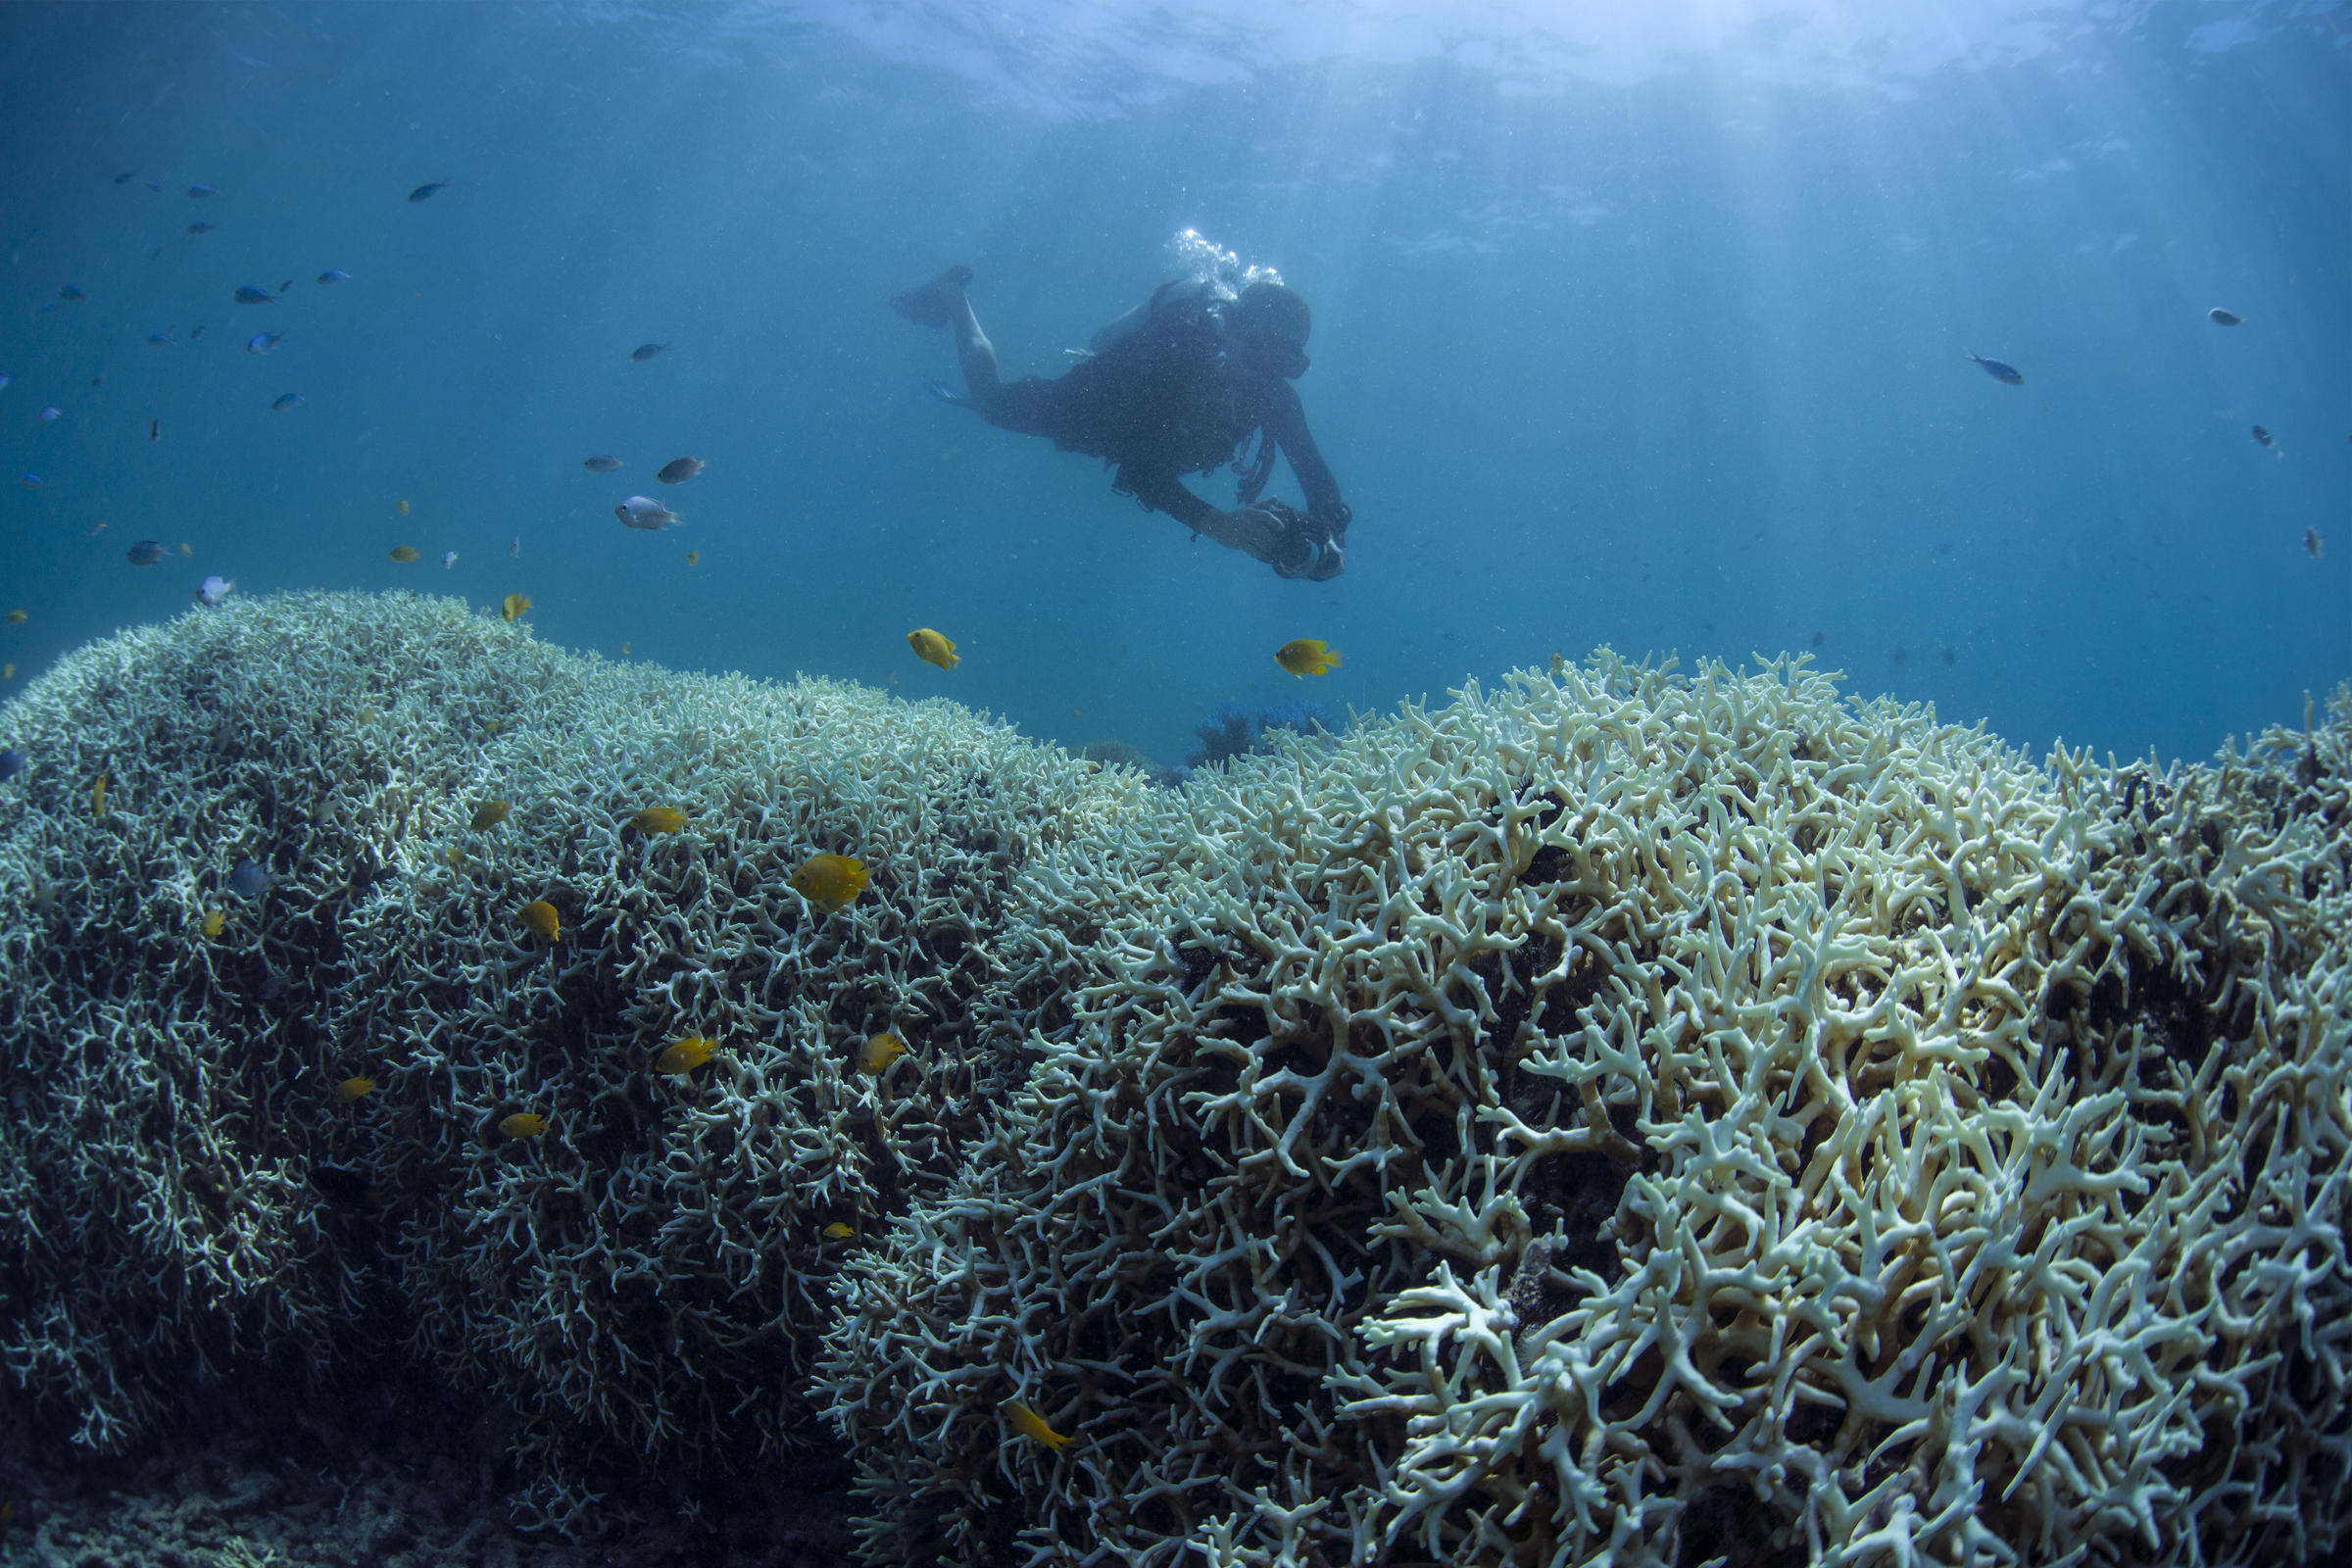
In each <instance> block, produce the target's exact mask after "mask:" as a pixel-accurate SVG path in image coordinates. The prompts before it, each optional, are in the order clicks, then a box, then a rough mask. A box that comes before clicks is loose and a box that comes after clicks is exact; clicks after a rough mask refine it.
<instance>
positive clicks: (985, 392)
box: [890, 267, 1349, 582]
mask: <svg viewBox="0 0 2352 1568" xmlns="http://www.w3.org/2000/svg"><path fill="white" fill-rule="evenodd" d="M971 281H972V270H971V269H970V268H968V267H951V268H949V269H948V270H946V271H945V272H942V273H941V274H940V275H939V276H937V277H935V278H933V279H932V280H931V281H930V282H928V283H926V284H924V285H923V286H922V287H921V288H918V289H915V290H913V291H911V292H909V293H906V294H901V295H900V296H898V297H897V298H896V299H894V300H892V301H891V302H890V305H891V309H892V310H895V311H897V312H898V313H899V314H900V315H901V316H904V317H905V318H907V319H908V320H910V321H913V322H914V323H916V324H917V325H919V326H934V327H936V326H945V327H950V328H953V329H954V331H955V333H956V360H957V362H958V363H959V364H960V365H961V366H962V368H963V381H964V385H965V387H966V388H968V389H969V395H968V396H959V395H958V394H956V392H954V391H953V390H951V389H949V388H948V387H945V386H943V385H941V384H939V383H938V382H932V383H931V391H932V393H933V395H934V396H936V397H938V398H940V399H941V400H942V401H943V402H948V403H955V404H960V405H962V406H964V407H967V408H969V409H971V410H972V411H973V412H975V413H977V414H978V415H979V416H980V417H982V418H984V419H986V420H987V421H988V422H989V423H991V424H993V425H996V426H997V427H998V428H1000V429H1005V430H1016V431H1019V432H1020V433H1021V434H1023V435H1042V436H1046V437H1049V438H1051V439H1052V441H1053V442H1054V446H1055V447H1056V448H1058V449H1060V450H1061V451H1063V452H1083V453H1086V454H1087V455H1088V456H1090V457H1097V458H1101V459H1103V462H1104V463H1105V464H1106V465H1109V466H1113V467H1115V468H1116V469H1117V470H1118V472H1117V476H1116V477H1115V478H1114V479H1113V480H1112V481H1111V488H1112V489H1113V490H1115V491H1116V492H1118V493H1119V494H1120V495H1124V496H1133V497H1134V498H1135V500H1136V501H1137V502H1138V503H1139V504H1140V505H1141V506H1142V507H1143V508H1144V509H1145V510H1146V511H1149V512H1164V513H1166V514H1167V515H1169V516H1171V517H1174V518H1175V519H1176V520H1177V521H1178V522H1181V523H1183V524H1184V525H1185V526H1186V527H1188V528H1191V529H1192V530H1193V531H1194V532H1195V533H1196V534H1203V533H1204V534H1206V535H1208V536H1209V537H1210V538H1211V539H1214V540H1216V541H1217V543H1219V544H1221V545H1226V546H1228V547H1230V548H1232V549H1235V550H1239V551H1242V552H1243V553H1245V554H1247V555H1250V556H1252V557H1255V558H1256V559H1257V560H1259V561H1262V562H1264V563H1265V564H1267V565H1269V566H1272V567H1273V568H1274V571H1275V574H1276V575H1278V576H1283V577H1306V578H1310V579H1312V580H1314V581H1316V582H1323V581H1327V580H1329V579H1330V578H1333V577H1336V576H1338V575H1339V574H1340V572H1341V571H1342V570H1343V569H1345V566H1346V561H1345V558H1344V557H1343V555H1342V553H1341V547H1342V546H1343V545H1344V544H1345V543H1346V542H1347V535H1348V516H1349V514H1348V504H1347V503H1346V502H1345V501H1342V500H1341V499H1340V486H1339V482H1338V481H1337V480H1335V479H1334V478H1332V476H1331V468H1330V467H1329V466H1328V465H1326V464H1325V463H1324V461H1323V455H1322V454H1321V453H1320V452H1318V451H1316V450H1315V438H1314V437H1313V436H1312V435H1310V434H1308V433H1307V428H1306V410H1305V408H1304V407H1303V406H1302V405H1301V404H1300V403H1299V392H1298V389H1297V388H1296V387H1294V386H1292V385H1291V382H1292V381H1294V380H1295V379H1297V378H1298V377H1299V376H1300V375H1302V374H1304V373H1305V371H1306V363H1307V362H1306V334H1307V327H1308V324H1309V319H1308V313H1307V309H1306V301H1304V300H1303V299H1300V298H1299V296H1298V295H1297V294H1296V293H1294V292H1292V291H1291V290H1290V289H1289V288H1286V287H1285V286H1284V285H1282V284H1281V283H1279V282H1273V281H1269V280H1264V279H1261V280H1259V281H1256V282H1252V283H1250V284H1249V285H1248V286H1247V287H1245V288H1244V289H1242V291H1241V292H1240V294H1239V295H1234V294H1231V293H1230V292H1229V291H1228V290H1225V289H1223V288H1221V287H1219V286H1218V285H1217V284H1216V283H1215V282H1214V281H1213V280H1212V279H1210V278H1206V277H1200V276H1195V277H1188V278H1182V279H1178V280H1177V281H1174V282H1170V283H1165V284H1162V285H1161V286H1160V287H1159V288H1158V289H1157V290H1156V291H1155V292H1153V294H1152V298H1151V300H1150V301H1149V302H1148V303H1146V304H1144V305H1140V306H1138V307H1136V308H1135V309H1134V310H1132V311H1129V312H1128V313H1127V314H1126V315H1125V316H1122V317H1120V318H1119V319H1117V320H1116V321H1113V322H1112V323H1111V324H1110V325H1108V326H1106V327H1104V328H1103V330H1102V331H1100V332H1097V333H1096V334H1095V337H1094V341H1093V343H1092V344H1091V345H1090V352H1089V353H1088V354H1086V355H1085V356H1084V357H1083V358H1081V359H1080V360H1079V362H1078V363H1077V364H1076V365H1074V366H1072V367H1071V368H1069V370H1068V371H1067V372H1066V373H1064V374H1062V375H1060V376H1056V377H1053V378H1050V379H1049V378H1047V377H1043V376H1023V377H1021V378H1020V379H1019V380H1017V381H1007V380H1005V378H1004V376H1003V374H1002V373H1000V371H999V370H998V368H997V351H996V348H995V346H994V345H993V344H991V343H990V342H989V341H988V335H987V334H986V333H984V332H982V331H981V330H980V321H979V319H978V318H977V317H975V316H974V315H973V314H972V304H971V300H970V299H969V298H968V297H967V296H966V294H965V292H964V291H965V290H966V289H967V288H968V287H969V286H970V285H971ZM1252 436H1255V437H1257V450H1256V452H1255V453H1254V454H1251V453H1250V438H1251V437H1252ZM1278 453H1279V454H1280V455H1282V456H1285V457H1288V458H1289V459H1290V462H1291V471H1292V472H1293V473H1295V474H1297V475H1298V477H1299V488H1300V489H1301V490H1303V491H1305V492H1306V511H1305V512H1304V513H1303V514H1301V513H1299V512H1298V511H1297V510H1295V509H1294V508H1292V507H1291V506H1289V505H1288V504H1287V503H1285V502H1282V501H1279V500H1265V501H1260V500H1259V499H1258V496H1259V493H1260V492H1262V491H1263V490H1264V489H1265V487H1266V480H1267V479H1268V478H1269V477H1271V476H1272V474H1273V471H1274V459H1275V456H1276V455H1277V454H1278ZM1226 464H1231V465H1232V466H1233V470H1234V472H1235V474H1236V475H1237V476H1238V482H1237V483H1236V485H1235V487H1234V507H1233V510H1232V511H1225V510H1223V509H1221V508H1218V507H1212V506H1210V505H1209V504H1208V503H1207V502H1205V501H1203V500H1201V498H1200V497H1199V496H1197V495H1195V494H1194V493H1193V492H1192V491H1191V490H1190V489H1188V488H1186V487H1185V485H1184V484H1182V483H1181V482H1180V478H1179V476H1180V475H1183V474H1187V473H1207V472H1210V471H1211V470H1213V469H1215V468H1218V467H1220V466H1224V465H1226Z"/></svg>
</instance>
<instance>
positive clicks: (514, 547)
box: [507, 534, 522, 561]
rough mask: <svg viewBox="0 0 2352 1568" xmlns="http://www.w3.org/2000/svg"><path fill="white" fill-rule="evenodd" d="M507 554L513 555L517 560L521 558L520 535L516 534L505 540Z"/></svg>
mask: <svg viewBox="0 0 2352 1568" xmlns="http://www.w3.org/2000/svg"><path fill="white" fill-rule="evenodd" d="M507 554H508V555H510V556H513V557H514V558H515V560H517V561H520V560H521V559H522V535H520V534H516V535H515V537H514V538H512V539H510V540H508V541H507Z"/></svg>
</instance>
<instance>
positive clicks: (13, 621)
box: [8, 610, 32, 626]
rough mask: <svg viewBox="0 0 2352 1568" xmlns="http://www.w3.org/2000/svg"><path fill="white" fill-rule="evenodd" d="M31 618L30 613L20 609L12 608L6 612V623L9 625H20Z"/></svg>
mask: <svg viewBox="0 0 2352 1568" xmlns="http://www.w3.org/2000/svg"><path fill="white" fill-rule="evenodd" d="M31 618H32V617H31V616H30V615H27V614H25V612H23V611H22V610H12V611H10V612H9V613H8V623H9V624H10V625H11V626H22V625H24V624H25V622H26V621H28V620H30V619H31Z"/></svg>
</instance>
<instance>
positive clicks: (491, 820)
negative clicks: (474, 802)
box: [473, 801, 514, 833]
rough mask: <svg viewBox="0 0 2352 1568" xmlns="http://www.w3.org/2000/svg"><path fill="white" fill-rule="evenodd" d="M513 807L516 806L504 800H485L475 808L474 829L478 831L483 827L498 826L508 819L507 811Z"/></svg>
mask: <svg viewBox="0 0 2352 1568" xmlns="http://www.w3.org/2000/svg"><path fill="white" fill-rule="evenodd" d="M513 809H514V808H513V807H511V806H509V805H508V804H507V803H506V802H504V801H484V802H483V803H482V804H481V805H479V806H477V807H475V808H474V809H473V828H474V831H475V832H477V833H478V832H480V831H481V830H482V829H483V828H486V827H496V826H498V824H499V823H501V822H504V821H505V820H506V819H507V813H508V812H509V811H511V810H513Z"/></svg>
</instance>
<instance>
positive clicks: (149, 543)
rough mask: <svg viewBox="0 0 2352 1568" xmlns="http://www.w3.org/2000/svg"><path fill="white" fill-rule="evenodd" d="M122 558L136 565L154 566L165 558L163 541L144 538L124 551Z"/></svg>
mask: <svg viewBox="0 0 2352 1568" xmlns="http://www.w3.org/2000/svg"><path fill="white" fill-rule="evenodd" d="M163 559H164V546H163V541H162V540H160V539H142V540H140V541H139V542H138V543H137V544H135V545H132V546H131V547H130V548H129V549H128V550H125V551H123V560H124V561H127V562H129V563H130V564H132V565H134V566H152V565H154V564H156V563H157V562H159V561H161V560H163Z"/></svg>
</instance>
